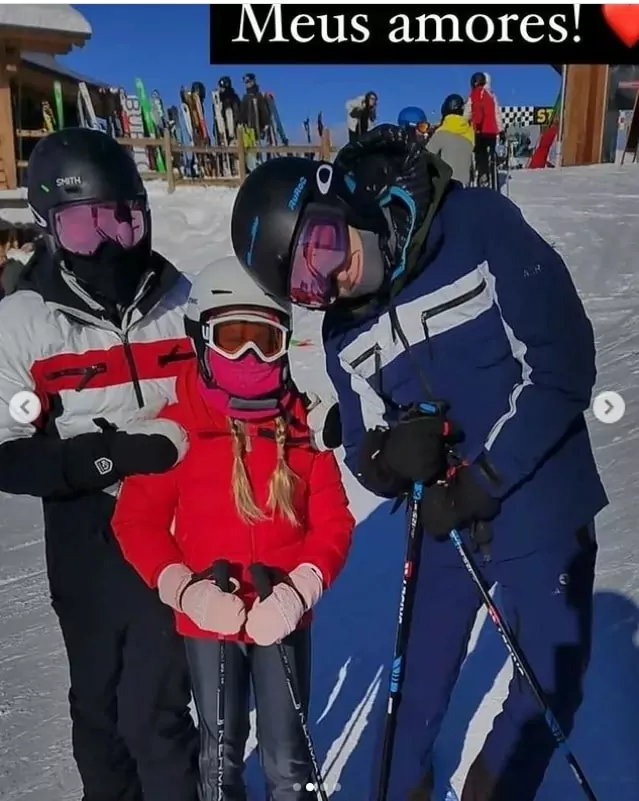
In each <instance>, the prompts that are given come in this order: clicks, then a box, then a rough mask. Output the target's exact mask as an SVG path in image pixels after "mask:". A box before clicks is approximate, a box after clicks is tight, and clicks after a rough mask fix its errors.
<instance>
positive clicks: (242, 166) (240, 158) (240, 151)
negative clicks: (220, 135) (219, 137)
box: [237, 125, 246, 184]
mask: <svg viewBox="0 0 639 801" xmlns="http://www.w3.org/2000/svg"><path fill="white" fill-rule="evenodd" d="M237 174H238V176H239V179H240V184H243V183H244V180H245V179H246V148H245V147H244V128H243V127H242V126H241V125H238V126H237Z"/></svg>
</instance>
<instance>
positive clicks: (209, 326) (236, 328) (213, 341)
mask: <svg viewBox="0 0 639 801" xmlns="http://www.w3.org/2000/svg"><path fill="white" fill-rule="evenodd" d="M203 336H204V341H205V342H206V344H207V345H208V347H209V348H211V349H212V350H214V351H216V352H217V353H219V354H221V355H222V356H225V357H226V358H227V359H233V360H235V359H239V358H241V357H242V356H244V354H245V353H247V352H248V351H249V350H252V351H253V352H254V353H256V354H257V355H258V356H259V358H260V359H262V360H263V361H265V362H274V361H277V359H281V358H282V356H284V354H285V353H286V351H287V350H288V329H287V328H286V326H284V325H282V324H281V323H278V322H275V321H274V320H265V319H264V317H260V316H259V315H251V314H241V315H233V316H232V317H217V318H212V319H211V320H209V321H208V322H207V323H205V324H204V326H203Z"/></svg>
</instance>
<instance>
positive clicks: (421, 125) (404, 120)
mask: <svg viewBox="0 0 639 801" xmlns="http://www.w3.org/2000/svg"><path fill="white" fill-rule="evenodd" d="M397 124H398V125H399V127H400V128H405V129H406V130H407V131H408V132H409V133H410V135H411V137H413V138H414V139H415V141H416V142H425V141H426V138H427V136H428V133H429V131H430V125H429V124H428V118H427V117H426V112H425V111H424V109H422V108H419V106H407V107H406V108H403V109H402V110H401V111H400V112H399V115H398V117H397Z"/></svg>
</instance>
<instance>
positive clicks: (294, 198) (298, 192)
mask: <svg viewBox="0 0 639 801" xmlns="http://www.w3.org/2000/svg"><path fill="white" fill-rule="evenodd" d="M307 183H308V181H307V180H306V178H303V177H302V178H300V180H299V181H298V184H297V186H296V187H295V189H294V190H293V194H292V195H291V199H290V200H289V201H288V209H289V211H295V209H296V208H297V204H298V203H299V202H300V198H301V197H302V192H303V191H304V187H305V186H306V184H307Z"/></svg>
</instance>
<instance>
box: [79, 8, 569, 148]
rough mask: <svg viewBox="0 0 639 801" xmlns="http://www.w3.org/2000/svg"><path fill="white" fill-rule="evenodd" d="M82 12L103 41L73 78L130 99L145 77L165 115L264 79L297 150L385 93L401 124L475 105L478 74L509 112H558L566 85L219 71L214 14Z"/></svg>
mask: <svg viewBox="0 0 639 801" xmlns="http://www.w3.org/2000/svg"><path fill="white" fill-rule="evenodd" d="M75 8H77V9H78V10H79V11H80V12H81V13H82V14H83V15H84V16H85V17H86V18H87V19H88V21H89V22H90V24H91V27H92V28H93V37H92V39H91V40H90V41H89V42H88V43H87V44H86V45H85V46H84V48H81V49H76V50H75V51H74V52H73V53H71V54H70V55H68V56H66V57H64V59H63V61H64V62H65V63H66V64H67V65H68V66H69V67H71V68H72V69H74V70H76V71H78V72H81V73H83V74H85V75H87V76H90V77H93V78H99V79H101V80H103V81H105V82H106V83H109V84H111V85H114V86H123V87H125V88H126V89H127V90H129V91H133V82H134V79H135V78H138V77H139V78H142V80H143V82H144V85H145V87H146V89H147V91H148V92H150V91H152V90H153V89H158V90H159V92H160V94H161V95H162V98H163V100H164V103H165V106H170V105H173V104H176V103H178V101H179V90H180V86H182V85H187V86H190V84H191V83H192V82H193V81H196V80H199V81H202V82H203V83H204V85H205V86H206V87H207V90H210V89H212V88H213V87H214V86H215V84H216V83H217V80H218V78H219V77H220V76H222V75H229V76H230V77H231V78H232V79H233V85H234V86H235V88H236V91H237V92H238V94H240V96H241V95H242V81H241V77H242V75H243V74H244V73H245V72H247V71H251V72H255V73H256V74H257V79H258V82H259V84H260V87H261V89H262V90H264V91H270V92H273V93H274V95H275V97H276V100H277V106H278V109H279V111H280V116H281V117H282V121H283V124H284V128H285V129H286V132H287V134H288V137H289V139H290V140H291V142H293V143H294V142H302V141H303V128H302V122H303V120H304V119H305V118H306V117H307V116H310V117H311V119H312V120H313V119H315V118H316V117H317V113H318V112H319V111H322V112H323V117H324V122H325V124H326V125H328V126H329V127H330V128H332V129H334V130H335V131H336V132H337V131H340V132H343V129H344V126H345V110H344V104H345V102H346V100H347V99H349V98H351V97H355V96H357V95H359V94H363V93H364V92H367V91H369V90H374V91H376V92H377V93H378V96H379V112H380V121H393V122H394V121H395V119H396V118H397V114H398V112H399V111H400V110H401V109H402V108H403V107H404V106H409V105H417V106H421V107H422V108H423V109H424V110H425V111H426V113H427V115H428V117H429V118H431V119H433V118H435V117H437V115H438V114H439V107H440V106H441V103H442V100H443V99H444V97H445V96H446V95H447V94H450V93H451V92H458V93H459V94H461V95H464V96H466V94H467V92H468V85H469V79H470V75H471V74H472V73H473V72H476V71H477V70H484V71H487V72H489V73H490V74H491V75H492V78H493V86H494V89H495V92H496V93H497V96H498V98H499V101H500V102H501V104H502V105H539V106H543V105H549V106H552V105H554V103H555V100H556V98H557V94H558V92H559V87H560V79H559V76H558V75H557V74H556V73H555V72H554V71H553V70H552V69H551V67H549V66H548V67H546V66H496V65H490V64H463V65H455V66H431V65H425V66H382V67H379V66H372V67H366V66H343V67H337V66H335V67H334V66H327V67H322V66H279V67H276V66H262V67H261V66H260V65H259V64H246V65H242V66H240V67H234V66H228V65H224V64H220V65H214V66H211V65H210V64H209V49H208V47H209V42H208V29H209V8H208V6H207V5H179V6H178V5H129V4H127V5H120V4H114V5H76V6H75ZM208 106H209V108H208V109H207V116H208V117H209V118H210V103H209V104H208ZM342 135H343V134H342ZM338 138H339V137H338Z"/></svg>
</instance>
